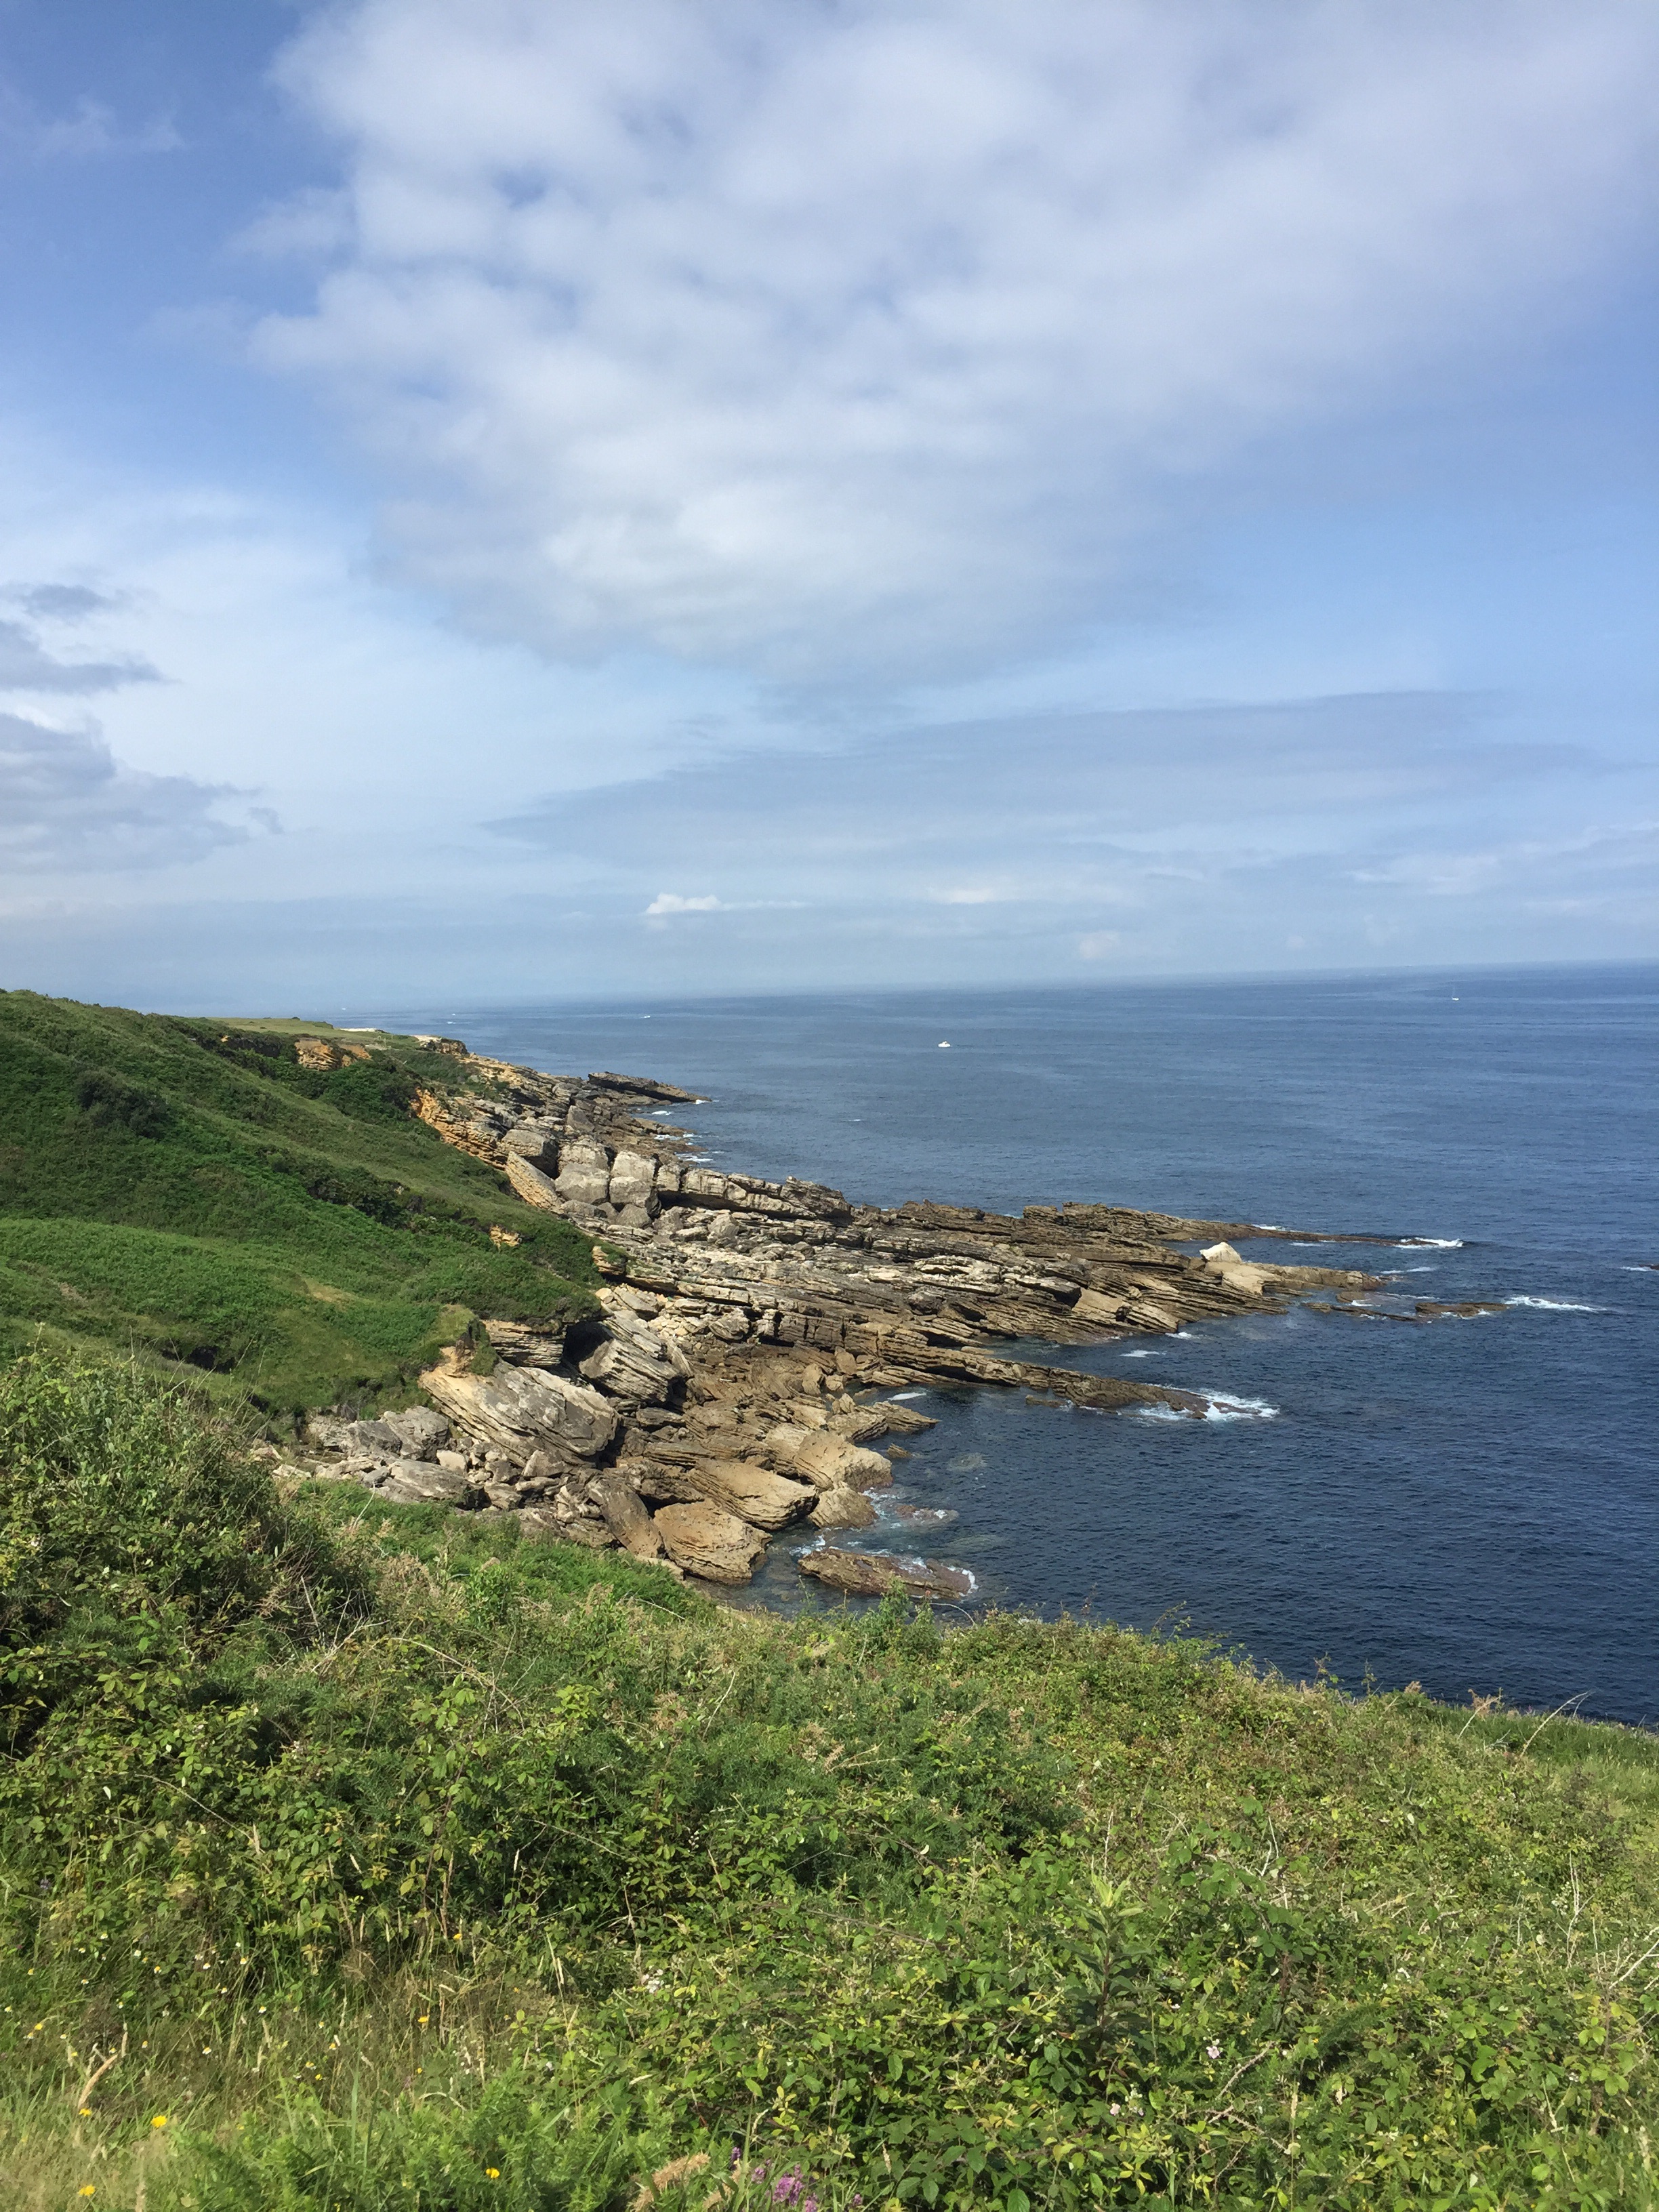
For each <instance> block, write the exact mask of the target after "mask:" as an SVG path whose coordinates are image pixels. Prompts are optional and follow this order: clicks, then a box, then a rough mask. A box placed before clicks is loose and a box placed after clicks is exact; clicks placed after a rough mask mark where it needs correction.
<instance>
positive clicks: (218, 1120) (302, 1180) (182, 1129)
mask: <svg viewBox="0 0 1659 2212" xmlns="http://www.w3.org/2000/svg"><path fill="white" fill-rule="evenodd" d="M306 1030H312V1031H314V1033H316V1034H319V1035H330V1034H331V1032H330V1031H329V1030H328V1026H327V1024H300V1023H291V1024H290V1023H276V1024H273V1023H242V1024H226V1023H222V1022H206V1021H185V1020H178V1019H173V1018H168V1017H164V1016H160V1015H143V1014H136V1013H130V1012H125V1011H123V1010H120V1009H112V1008H106V1007H98V1006H79V1005H76V1004H74V1003H72V1002H70V1001H68V1000H52V999H44V998H40V997H37V996H36V995H35V994H33V993H32V992H24V991H14V992H7V993H0V1132H3V1135H0V1352H6V1351H10V1352H16V1351H18V1350H20V1349H21V1348H22V1347H23V1346H25V1345H26V1344H27V1343H28V1342H30V1341H31V1340H33V1338H34V1336H35V1335H36V1334H38V1333H44V1334H45V1336H46V1340H49V1341H53V1342H57V1343H60V1344H63V1345H65V1346H71V1347H72V1346H76V1345H82V1346H85V1345H88V1344H94V1343H96V1344H100V1345H103V1346H117V1347H119V1348H121V1349H123V1350H131V1351H132V1352H136V1353H137V1354H138V1355H140V1356H141V1357H143V1358H147V1359H150V1360H154V1361H157V1362H161V1363H172V1364H188V1365H190V1366H191V1367H194V1368H197V1369H199V1370H202V1371H204V1372H205V1373H207V1374H210V1375H213V1376H220V1377H222V1378H224V1383H225V1386H226V1387H227V1388H228V1389H231V1390H233V1391H234V1393H235V1394H236V1395H238V1396H239V1397H243V1398H251V1399H252V1401H255V1402H257V1403H258V1405H259V1406H260V1407H262V1408H263V1409H264V1411H265V1412H266V1413H267V1414H268V1415H277V1414H292V1413H297V1412H298V1411H300V1410H301V1409H303V1408H304V1407H309V1406H315V1405H320V1404H329V1403H334V1402H337V1401H342V1400H348V1401H351V1402H353V1403H356V1404H372V1403H375V1402H378V1401H379V1400H380V1398H381V1397H383V1396H386V1395H393V1394H395V1395H398V1396H400V1397H402V1398H404V1399H405V1400H406V1399H407V1397H408V1396H409V1395H410V1389H409V1386H410V1380H411V1378H412V1377H413V1376H415V1375H416V1373H417V1372H418V1371H419V1370H420V1368H421V1367H422V1366H423V1365H426V1364H429V1363H430V1360H431V1358H432V1356H433V1354H434V1352H435V1350H436V1349H437V1347H438V1346H439V1345H440V1344H441V1342H444V1341H446V1340H449V1339H451V1338H453V1336H454V1335H455V1334H457V1333H458V1330H459V1328H463V1327H465V1323H466V1322H467V1320H468V1319H469V1318H470V1317H471V1316H473V1315H483V1316H509V1317H514V1318H529V1317H533V1316H542V1315H546V1314H548V1313H550V1312H552V1311H555V1310H569V1309H570V1308H571V1307H572V1306H573V1305H574V1306H575V1307H578V1308H583V1307H586V1305H587V1304H589V1303H590V1293H589V1289H588V1286H589V1285H591V1284H592V1282H594V1281H595V1280H596V1279H597V1278H596V1276H595V1274H594V1271H593V1267H592V1260H591V1256H590V1255H589V1252H588V1250H587V1247H586V1244H585V1243H584V1242H583V1240H582V1239H581V1238H580V1236H579V1235H578V1234H577V1233H576V1232H575V1231H574V1230H572V1229H571V1228H570V1227H569V1226H568V1224H566V1223H564V1222H562V1221H559V1220H557V1219H555V1218H551V1217H550V1216H549V1215H547V1214H546V1213H538V1212H535V1211H533V1210H532V1209H531V1208H529V1207H526V1206H523V1205H521V1204H520V1202H519V1201H518V1200H516V1199H515V1198H514V1197H513V1195H512V1194H511V1191H510V1189H509V1188H508V1186H507V1183H506V1182H505V1180H504V1178H502V1177H501V1176H499V1175H497V1174H495V1172H494V1171H493V1170H490V1169H489V1168H488V1167H486V1166H484V1165H483V1164H481V1163H479V1162H477V1161H475V1160H471V1159H470V1158H467V1157H466V1156H465V1155H464V1154H462V1153H460V1152H456V1151H454V1150H453V1149H452V1148H451V1147H449V1146H446V1145H444V1144H443V1143H442V1142H441V1140H440V1139H438V1138H437V1137H436V1136H435V1134H434V1133H433V1132H432V1131H431V1130H430V1129H428V1127H426V1126H425V1125H424V1124H423V1123H422V1122H421V1121H417V1120H415V1119H414V1118H413V1117H412V1116H411V1115H410V1111H409V1102H410V1099H411V1098H412V1097H413V1096H414V1094H415V1091H416V1087H417V1086H420V1085H432V1086H435V1087H445V1086H448V1085H453V1083H454V1081H455V1079H456V1075H457V1069H456V1064H455V1062H454V1060H453V1059H449V1058H447V1057H446V1056H444V1055H442V1054H436V1053H431V1052H428V1051H426V1050H424V1049H423V1048H422V1047H421V1046H420V1045H419V1044H418V1043H417V1042H416V1041H415V1040H413V1039H411V1038H406V1037H405V1038H397V1037H392V1036H386V1035H383V1034H382V1033H380V1032H376V1033H375V1034H374V1036H368V1037H357V1036H353V1037H352V1038H351V1039H350V1042H356V1043H360V1044H368V1046H370V1047H371V1048H372V1053H371V1057H370V1059H369V1060H367V1061H356V1062H353V1063H351V1064H349V1065H348V1066H344V1067H342V1068H339V1069H337V1070H335V1071H333V1072H332V1073H317V1072H313V1071H310V1070H307V1069H305V1068H302V1067H301V1066H300V1065H299V1063H298V1061H297V1060H296V1059H295V1053H294V1046H293V1042H292V1038H293V1035H294V1034H298V1033H303V1032H305V1031H306ZM492 1224H495V1225H499V1226H501V1227H503V1228H508V1229H511V1230H513V1231H515V1232H516V1233H517V1234H518V1235H519V1236H520V1238H521V1239H522V1242H521V1243H520V1245H519V1246H518V1247H517V1248H516V1249H514V1248H502V1247H498V1246H496V1245H495V1244H494V1243H491V1241H490V1237H489V1228H490V1225H492Z"/></svg>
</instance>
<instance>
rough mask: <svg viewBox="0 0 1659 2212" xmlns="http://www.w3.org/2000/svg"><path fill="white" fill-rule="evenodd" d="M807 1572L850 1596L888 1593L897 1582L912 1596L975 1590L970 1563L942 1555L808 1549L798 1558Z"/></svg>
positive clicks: (954, 1595)
mask: <svg viewBox="0 0 1659 2212" xmlns="http://www.w3.org/2000/svg"><path fill="white" fill-rule="evenodd" d="M796 1564H797V1565H798V1566H799V1569H800V1571H801V1572H802V1574H804V1575H809V1576H811V1578H812V1580H813V1581H814V1582H820V1583H825V1584H827V1585H828V1587H829V1589H837V1590H842V1591H844V1592H845V1593H846V1595H848V1596H849V1597H884V1596H885V1595H886V1594H887V1592H888V1591H889V1590H890V1589H893V1588H895V1587H897V1588H898V1589H902V1590H903V1591H904V1593H905V1595H907V1596H908V1597H925V1598H939V1599H942V1600H943V1601H945V1602H946V1603H955V1602H956V1601H957V1600H958V1599H961V1598H964V1597H967V1596H968V1595H969V1594H970V1593H971V1592H972V1589H973V1587H974V1578H973V1577H972V1576H971V1575H970V1574H969V1571H968V1570H967V1569H966V1567H951V1566H946V1565H944V1564H943V1562H942V1561H940V1560H938V1559H888V1558H886V1557H885V1556H884V1555H883V1554H882V1553H878V1552H839V1551H833V1550H830V1549H829V1548H827V1547H826V1549H824V1550H823V1551H822V1552H804V1553H802V1554H801V1556H800V1558H799V1560H798V1561H797V1562H796Z"/></svg>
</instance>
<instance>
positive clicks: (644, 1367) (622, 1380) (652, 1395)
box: [581, 1310, 690, 1406]
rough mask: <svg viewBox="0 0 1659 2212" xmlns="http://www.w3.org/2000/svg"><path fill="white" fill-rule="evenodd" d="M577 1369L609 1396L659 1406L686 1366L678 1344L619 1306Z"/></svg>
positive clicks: (687, 1369) (685, 1371) (678, 1381)
mask: <svg viewBox="0 0 1659 2212" xmlns="http://www.w3.org/2000/svg"><path fill="white" fill-rule="evenodd" d="M581 1372H582V1374H583V1375H585V1376H586V1378H587V1380H588V1381H589V1382H590V1383H594V1384H596V1385H597V1386H598V1387H599V1389H602V1390H605V1391H606V1392H608V1393H609V1395H611V1397H613V1398H623V1399H626V1400H627V1401H629V1403H630V1404H632V1405H635V1406H660V1405H662V1404H663V1403H664V1402H665V1401H666V1400H667V1398H668V1397H669V1395H671V1392H672V1391H673V1389H675V1386H676V1385H677V1384H678V1383H680V1382H681V1381H682V1380H683V1379H684V1376H686V1375H688V1374H689V1373H690V1367H689V1366H688V1364H687V1363H686V1358H685V1355H684V1352H682V1351H681V1350H680V1348H679V1346H678V1345H674V1344H671V1343H669V1342H668V1340H666V1338H665V1337H660V1336H659V1335H658V1334H657V1332H656V1331H655V1329H653V1328H647V1327H646V1325H645V1323H644V1322H642V1321H640V1320H637V1319H636V1318H635V1316H633V1315H632V1314H629V1313H628V1312H626V1311H625V1310H623V1311H618V1312H616V1313H614V1314H613V1315H612V1316H611V1326H610V1333H609V1334H607V1336H606V1337H605V1341H604V1342H603V1343H602V1344H600V1345H599V1346H596V1347H595V1349H594V1350H593V1351H592V1352H589V1354H588V1355H587V1357H586V1359H584V1360H583V1361H582V1363H581Z"/></svg>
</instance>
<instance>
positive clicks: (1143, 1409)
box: [1136, 1390, 1279, 1421]
mask: <svg viewBox="0 0 1659 2212" xmlns="http://www.w3.org/2000/svg"><path fill="white" fill-rule="evenodd" d="M1193 1395H1194V1397H1198V1398H1201V1399H1202V1400H1203V1401H1204V1410H1203V1413H1201V1414H1200V1417H1199V1418H1200V1419H1202V1420H1206V1421H1275V1420H1277V1419H1279V1407H1277V1406H1270V1405H1269V1404H1268V1403H1267V1400H1266V1399H1265V1398H1237V1397H1235V1396H1234V1395H1233V1394H1232V1392H1231V1391H1230V1390H1197V1391H1194V1394H1193ZM1136 1411H1137V1412H1138V1413H1139V1416H1140V1419H1142V1420H1143V1421H1186V1420H1190V1419H1192V1417H1193V1408H1192V1407H1187V1406H1140V1407H1137V1408H1136Z"/></svg>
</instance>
